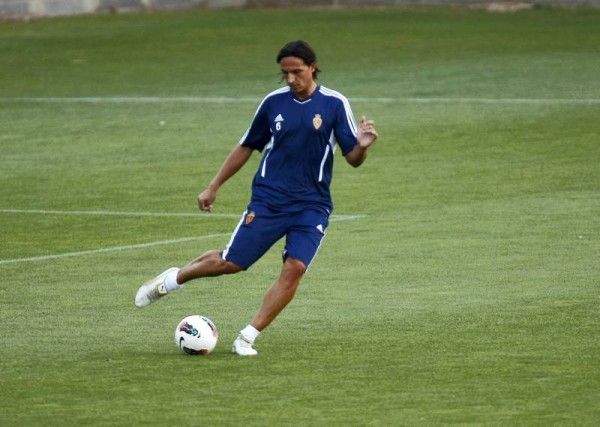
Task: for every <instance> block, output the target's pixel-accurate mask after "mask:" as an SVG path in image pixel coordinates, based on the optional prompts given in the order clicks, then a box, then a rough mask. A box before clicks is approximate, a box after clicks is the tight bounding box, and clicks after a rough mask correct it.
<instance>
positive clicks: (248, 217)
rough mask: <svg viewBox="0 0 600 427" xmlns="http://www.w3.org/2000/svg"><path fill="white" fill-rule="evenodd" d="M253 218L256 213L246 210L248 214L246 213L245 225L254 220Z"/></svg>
mask: <svg viewBox="0 0 600 427" xmlns="http://www.w3.org/2000/svg"><path fill="white" fill-rule="evenodd" d="M254 218H256V214H255V213H254V211H250V212H248V214H247V215H246V225H248V224H250V223H251V222H252V221H254Z"/></svg>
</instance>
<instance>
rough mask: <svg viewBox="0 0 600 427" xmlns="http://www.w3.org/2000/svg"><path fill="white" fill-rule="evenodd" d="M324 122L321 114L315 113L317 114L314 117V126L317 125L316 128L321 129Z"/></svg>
mask: <svg viewBox="0 0 600 427" xmlns="http://www.w3.org/2000/svg"><path fill="white" fill-rule="evenodd" d="M322 124H323V119H322V118H321V115H320V114H315V116H314V117H313V126H314V127H315V129H316V130H319V128H320V127H321V125H322Z"/></svg>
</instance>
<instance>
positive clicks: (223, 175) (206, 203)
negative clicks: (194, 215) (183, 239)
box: [198, 144, 252, 212]
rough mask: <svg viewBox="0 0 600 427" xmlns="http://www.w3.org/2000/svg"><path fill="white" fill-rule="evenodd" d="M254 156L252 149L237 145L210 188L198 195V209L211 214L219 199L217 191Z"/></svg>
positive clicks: (209, 185)
mask: <svg viewBox="0 0 600 427" xmlns="http://www.w3.org/2000/svg"><path fill="white" fill-rule="evenodd" d="M251 155H252V148H250V147H245V146H243V145H239V144H238V145H236V146H235V148H234V149H233V150H231V152H230V153H229V155H228V156H227V158H226V159H225V161H224V162H223V165H222V166H221V168H220V169H219V171H218V172H217V174H216V175H215V177H214V178H213V179H212V181H211V182H210V184H208V187H206V189H205V190H204V191H203V192H202V193H200V194H199V195H198V207H199V208H200V210H202V211H208V212H210V211H211V210H212V205H213V203H214V201H215V199H216V198H217V191H219V188H220V187H221V185H223V184H224V183H225V182H226V181H227V180H228V179H229V178H231V177H232V176H233V175H235V174H236V173H237V171H239V170H240V169H241V168H242V166H244V165H245V164H246V162H247V161H248V159H250V156H251Z"/></svg>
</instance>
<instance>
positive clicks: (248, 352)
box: [231, 334, 258, 356]
mask: <svg viewBox="0 0 600 427" xmlns="http://www.w3.org/2000/svg"><path fill="white" fill-rule="evenodd" d="M231 352H232V353H235V354H237V355H239V356H256V355H257V354H258V351H256V350H254V349H253V348H252V343H251V342H250V341H248V340H247V339H246V337H245V336H243V335H242V334H240V335H238V337H237V338H236V339H235V341H234V342H233V346H232V347H231Z"/></svg>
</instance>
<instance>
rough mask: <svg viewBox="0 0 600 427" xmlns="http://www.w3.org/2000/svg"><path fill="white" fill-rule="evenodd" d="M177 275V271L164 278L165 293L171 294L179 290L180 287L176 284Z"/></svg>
mask: <svg viewBox="0 0 600 427" xmlns="http://www.w3.org/2000/svg"><path fill="white" fill-rule="evenodd" d="M177 273H179V269H177V270H174V271H171V272H170V273H169V274H167V276H166V277H165V288H166V289H167V292H173V291H176V290H177V289H179V288H181V285H180V284H178V283H177Z"/></svg>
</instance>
